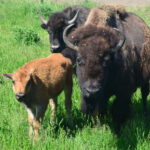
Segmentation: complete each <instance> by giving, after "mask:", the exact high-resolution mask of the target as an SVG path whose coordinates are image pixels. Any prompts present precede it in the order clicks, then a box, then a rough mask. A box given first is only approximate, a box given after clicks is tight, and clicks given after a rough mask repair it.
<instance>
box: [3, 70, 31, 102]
mask: <svg viewBox="0 0 150 150" xmlns="http://www.w3.org/2000/svg"><path fill="white" fill-rule="evenodd" d="M3 76H4V77H6V78H8V79H11V80H12V83H13V89H14V93H15V95H16V99H17V100H18V101H19V102H25V101H26V96H27V95H28V93H29V92H30V89H31V85H32V74H27V73H26V72H24V71H22V70H17V71H16V72H15V73H13V74H12V73H4V74H3Z"/></svg>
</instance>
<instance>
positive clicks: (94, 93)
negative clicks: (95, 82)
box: [86, 87, 99, 97]
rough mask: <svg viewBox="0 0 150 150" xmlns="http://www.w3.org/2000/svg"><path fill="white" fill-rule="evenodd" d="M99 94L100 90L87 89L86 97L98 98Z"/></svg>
mask: <svg viewBox="0 0 150 150" xmlns="http://www.w3.org/2000/svg"><path fill="white" fill-rule="evenodd" d="M98 94H99V89H98V88H89V87H87V88H86V97H97V96H98Z"/></svg>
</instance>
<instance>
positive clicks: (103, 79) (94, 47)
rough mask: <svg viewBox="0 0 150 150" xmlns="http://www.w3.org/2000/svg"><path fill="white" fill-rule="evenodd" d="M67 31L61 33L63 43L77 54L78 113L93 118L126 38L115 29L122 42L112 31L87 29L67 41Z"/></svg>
mask: <svg viewBox="0 0 150 150" xmlns="http://www.w3.org/2000/svg"><path fill="white" fill-rule="evenodd" d="M70 26H71V25H70ZM70 26H68V27H67V28H69V27H70ZM67 28H66V29H65V30H64V41H65V43H66V44H67V45H68V46H69V47H70V48H72V49H74V50H76V51H77V78H78V81H79V85H80V88H81V94H82V103H81V109H82V111H83V112H85V113H89V114H92V113H93V112H94V111H95V109H96V107H98V105H100V104H101V103H102V102H101V101H102V100H103V96H104V92H105V87H106V86H107V84H108V82H109V79H110V76H111V70H112V67H113V62H114V61H113V59H114V55H115V53H118V50H119V49H121V47H122V46H123V44H124V41H125V38H124V35H123V34H122V33H121V32H120V31H119V30H118V29H115V30H117V32H119V33H121V39H119V36H118V35H117V34H118V33H116V31H115V30H114V29H112V28H106V27H99V28H98V27H96V26H93V25H87V26H83V27H81V28H78V29H77V30H76V31H75V32H73V33H71V35H70V36H69V37H70V38H69V40H67V37H66V36H65V35H66V32H67V30H68V29H67ZM75 44H76V45H75Z"/></svg>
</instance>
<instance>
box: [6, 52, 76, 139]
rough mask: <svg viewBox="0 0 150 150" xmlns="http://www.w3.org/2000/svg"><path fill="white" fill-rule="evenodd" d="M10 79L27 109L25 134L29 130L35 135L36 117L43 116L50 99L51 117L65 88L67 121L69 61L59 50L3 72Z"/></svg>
mask: <svg viewBox="0 0 150 150" xmlns="http://www.w3.org/2000/svg"><path fill="white" fill-rule="evenodd" d="M3 76H4V77H7V78H10V79H12V81H13V89H14V93H15V94H16V98H17V100H18V101H19V102H22V103H24V104H25V106H26V108H27V111H28V120H29V126H30V129H29V136H32V134H33V131H34V134H35V136H37V134H38V131H39V124H40V120H42V119H43V117H44V114H45V111H46V108H47V105H48V103H49V101H50V106H51V109H52V117H51V121H53V119H54V112H55V108H56V104H57V96H58V95H59V94H60V93H61V91H62V90H64V92H65V104H66V109H67V113H68V117H69V121H70V123H71V104H72V102H71V94H72V84H73V83H72V63H71V61H70V60H69V59H68V58H65V57H64V56H63V55H62V54H52V55H50V56H49V57H47V58H41V59H37V60H34V61H31V62H28V63H27V64H25V65H24V66H22V67H21V68H19V69H18V70H17V71H15V73H13V74H10V73H7V74H3Z"/></svg>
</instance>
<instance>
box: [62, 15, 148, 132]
mask: <svg viewBox="0 0 150 150" xmlns="http://www.w3.org/2000/svg"><path fill="white" fill-rule="evenodd" d="M71 26H72V25H70V26H68V27H66V28H65V30H64V34H63V36H64V41H65V43H66V44H67V45H68V47H70V48H72V49H74V50H75V51H77V77H78V80H79V85H80V88H81V95H82V102H81V110H82V111H83V112H84V113H87V114H91V115H94V116H95V115H103V114H105V113H106V111H107V104H108V100H109V98H110V97H111V96H112V95H116V99H115V101H114V102H113V105H112V111H111V113H112V116H113V120H114V121H115V129H116V131H119V130H120V126H121V124H122V123H123V122H125V120H126V119H127V118H128V116H129V112H130V103H131V96H132V94H133V92H135V91H136V89H137V88H138V87H141V91H142V98H143V104H144V105H143V107H144V111H145V112H146V111H147V109H146V97H147V95H148V92H149V76H150V65H149V64H150V63H149V62H150V30H149V28H148V26H147V25H146V23H145V22H144V21H143V20H142V19H141V18H140V17H138V16H136V15H135V14H132V13H126V15H124V17H123V18H122V20H121V21H120V20H118V19H116V22H115V26H116V27H117V28H118V29H113V28H112V27H108V26H96V25H91V24H87V25H84V26H82V27H79V28H77V29H76V30H75V31H74V32H73V33H71V35H69V37H68V38H67V31H68V30H69V29H70V27H71Z"/></svg>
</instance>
